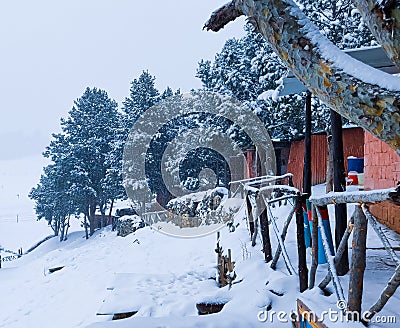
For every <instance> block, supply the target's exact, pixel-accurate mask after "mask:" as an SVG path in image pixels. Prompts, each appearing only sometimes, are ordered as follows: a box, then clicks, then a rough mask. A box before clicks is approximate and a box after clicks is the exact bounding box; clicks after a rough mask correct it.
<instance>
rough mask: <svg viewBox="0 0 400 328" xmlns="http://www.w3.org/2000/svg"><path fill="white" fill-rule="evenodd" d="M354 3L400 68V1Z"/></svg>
mask: <svg viewBox="0 0 400 328" xmlns="http://www.w3.org/2000/svg"><path fill="white" fill-rule="evenodd" d="M352 1H353V3H354V5H355V6H356V7H357V9H358V10H359V12H360V13H361V16H362V18H363V21H364V23H365V24H366V25H367V26H368V28H369V29H370V30H371V32H372V34H373V35H374V37H375V38H376V40H377V41H378V42H379V43H380V44H381V45H382V48H383V49H384V50H385V51H386V53H387V55H388V57H389V59H390V60H391V61H392V62H393V63H395V64H396V66H397V67H400V1H399V0H393V1H378V0H352Z"/></svg>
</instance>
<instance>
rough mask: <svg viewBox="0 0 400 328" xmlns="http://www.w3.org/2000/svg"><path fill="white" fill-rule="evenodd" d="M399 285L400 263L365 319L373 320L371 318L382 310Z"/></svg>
mask: <svg viewBox="0 0 400 328" xmlns="http://www.w3.org/2000/svg"><path fill="white" fill-rule="evenodd" d="M399 285H400V265H399V266H398V267H397V269H396V272H395V273H394V275H393V276H392V278H390V280H389V282H388V284H387V286H386V287H385V289H384V290H383V291H382V293H381V295H380V297H379V299H378V301H377V302H376V303H375V304H374V305H373V306H371V308H370V309H369V310H368V314H367V315H366V318H365V319H367V320H371V318H372V317H373V316H374V315H375V314H376V313H378V312H380V311H381V310H382V309H383V307H384V306H385V304H386V303H387V301H388V300H389V298H390V297H392V296H393V294H394V293H395V291H396V289H397V288H398V287H399Z"/></svg>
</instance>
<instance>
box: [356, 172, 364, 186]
mask: <svg viewBox="0 0 400 328" xmlns="http://www.w3.org/2000/svg"><path fill="white" fill-rule="evenodd" d="M357 179H358V184H359V185H361V186H363V185H364V173H358V174H357Z"/></svg>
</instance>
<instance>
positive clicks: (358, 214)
mask: <svg viewBox="0 0 400 328" xmlns="http://www.w3.org/2000/svg"><path fill="white" fill-rule="evenodd" d="M366 244H367V218H366V217H365V215H364V212H363V211H362V209H361V207H360V205H357V206H356V208H355V213H354V233H353V243H352V248H353V252H352V256H351V270H350V279H349V303H348V310H349V312H350V313H349V319H350V320H353V321H360V319H361V302H362V294H363V286H364V271H365V265H366ZM357 313H358V316H357V315H356V314H357Z"/></svg>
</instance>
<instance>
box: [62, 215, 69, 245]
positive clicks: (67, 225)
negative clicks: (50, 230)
mask: <svg viewBox="0 0 400 328" xmlns="http://www.w3.org/2000/svg"><path fill="white" fill-rule="evenodd" d="M70 218H71V214H69V215H68V219H67V224H66V229H65V235H64V239H63V240H64V241H66V240H67V239H68V230H69V227H70V225H69V220H70Z"/></svg>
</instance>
